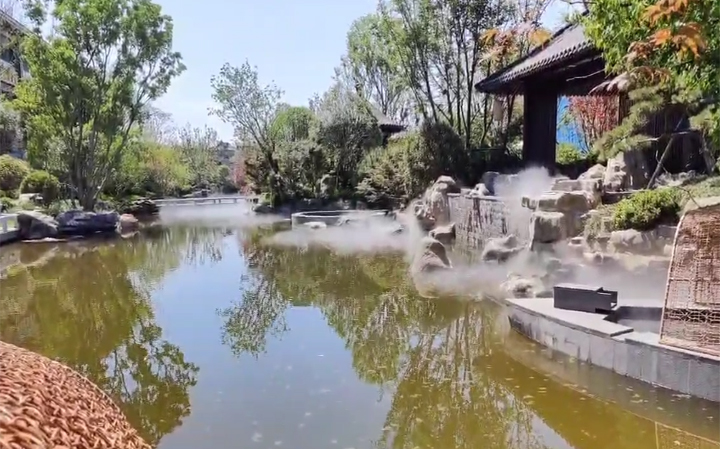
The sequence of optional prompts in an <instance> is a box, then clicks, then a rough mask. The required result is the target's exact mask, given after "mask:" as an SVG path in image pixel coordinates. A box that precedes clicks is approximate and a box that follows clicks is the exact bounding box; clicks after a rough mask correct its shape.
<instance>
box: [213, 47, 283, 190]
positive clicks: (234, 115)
mask: <svg viewBox="0 0 720 449" xmlns="http://www.w3.org/2000/svg"><path fill="white" fill-rule="evenodd" d="M210 84H211V86H212V89H213V94H212V98H213V100H214V101H215V103H216V104H217V107H215V108H212V109H211V110H210V112H211V113H212V114H215V115H217V116H218V117H220V119H221V120H222V121H223V122H225V123H228V124H230V125H232V126H233V128H234V129H235V136H236V137H237V138H238V139H239V141H240V142H241V144H242V145H246V146H248V148H249V150H248V152H247V154H246V159H245V163H246V165H247V167H248V169H247V176H248V178H249V179H251V181H252V182H253V183H254V184H255V186H256V187H257V188H260V187H264V188H265V189H263V190H265V191H267V192H269V193H272V196H273V197H276V198H278V201H281V200H282V196H283V191H284V185H283V178H282V176H281V174H280V168H279V166H278V161H277V158H276V157H275V146H276V142H275V139H274V138H273V135H272V132H271V131H272V125H273V122H274V121H275V118H276V117H277V115H278V109H279V106H280V105H279V100H280V97H281V96H282V93H283V92H282V90H280V89H279V88H278V87H277V86H275V84H273V83H271V84H261V83H260V80H259V77H258V72H257V69H256V68H254V67H252V66H251V65H250V63H249V62H247V61H245V63H243V64H242V65H241V66H240V67H233V66H231V65H230V64H224V65H223V66H222V68H221V69H220V73H219V74H217V75H215V76H213V77H212V78H211V80H210Z"/></svg>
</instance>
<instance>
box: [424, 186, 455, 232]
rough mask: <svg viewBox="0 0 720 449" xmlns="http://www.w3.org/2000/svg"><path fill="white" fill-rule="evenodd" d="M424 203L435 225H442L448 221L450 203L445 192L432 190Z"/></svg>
mask: <svg viewBox="0 0 720 449" xmlns="http://www.w3.org/2000/svg"><path fill="white" fill-rule="evenodd" d="M425 204H426V211H427V213H428V215H429V216H430V217H433V218H434V219H435V224H436V225H439V226H442V225H444V224H447V223H448V222H449V221H450V203H449V202H448V197H447V194H446V193H444V192H443V191H441V190H432V191H431V192H430V194H429V195H428V199H427V201H426V203H425Z"/></svg>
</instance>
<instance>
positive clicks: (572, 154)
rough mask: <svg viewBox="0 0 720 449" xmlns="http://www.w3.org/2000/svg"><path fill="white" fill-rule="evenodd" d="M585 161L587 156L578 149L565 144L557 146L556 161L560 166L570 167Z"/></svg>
mask: <svg viewBox="0 0 720 449" xmlns="http://www.w3.org/2000/svg"><path fill="white" fill-rule="evenodd" d="M583 159H585V155H584V154H583V153H582V152H581V151H580V149H579V148H578V147H576V146H575V145H573V144H571V143H567V142H563V143H561V144H559V145H558V146H557V150H556V155H555V161H556V162H557V163H558V164H560V165H570V164H574V163H577V162H579V161H581V160H583Z"/></svg>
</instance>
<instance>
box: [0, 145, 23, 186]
mask: <svg viewBox="0 0 720 449" xmlns="http://www.w3.org/2000/svg"><path fill="white" fill-rule="evenodd" d="M28 173H30V166H29V165H28V164H27V162H25V161H23V160H20V159H17V158H14V157H12V156H9V155H7V154H4V155H2V156H0V191H13V190H17V189H18V188H19V187H20V183H22V180H23V179H25V177H26V176H27V175H28Z"/></svg>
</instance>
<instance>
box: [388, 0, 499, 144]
mask: <svg viewBox="0 0 720 449" xmlns="http://www.w3.org/2000/svg"><path fill="white" fill-rule="evenodd" d="M508 12H509V11H508V7H507V3H505V2H500V3H497V2H491V1H489V0H443V1H433V0H387V1H386V2H385V3H383V4H382V5H381V16H382V18H383V21H382V22H383V25H384V26H383V31H384V32H385V33H387V34H388V40H391V41H393V42H396V45H397V49H398V58H397V59H398V61H399V66H400V68H401V71H402V75H403V77H404V82H405V84H406V86H407V87H408V88H409V89H410V91H411V92H412V93H413V97H414V102H415V104H416V107H417V108H418V112H419V113H420V115H421V117H422V118H423V119H424V120H425V121H428V120H429V121H432V122H439V121H444V122H447V123H448V124H449V125H450V126H452V127H453V128H454V129H455V130H456V132H458V134H460V135H461V136H463V138H464V141H465V144H466V146H468V147H469V146H470V139H471V130H472V126H473V122H474V121H475V120H476V119H477V118H478V117H479V115H480V113H481V112H482V109H481V108H479V107H478V105H477V103H476V101H475V95H474V83H475V82H476V81H477V75H479V74H480V73H482V72H481V69H482V65H481V64H480V63H481V61H482V57H483V55H484V54H485V52H486V51H487V47H489V46H490V43H489V42H488V41H486V40H483V39H482V36H483V35H484V34H485V33H486V32H487V31H488V30H491V29H495V28H497V27H500V26H502V25H503V24H505V23H506V22H507V19H508V17H509V16H508ZM397 24H399V26H398V25H397Z"/></svg>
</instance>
